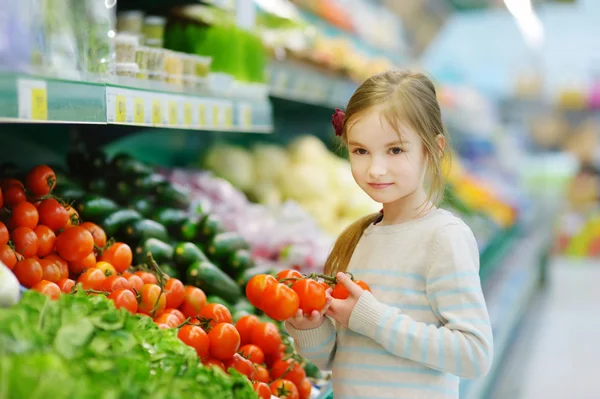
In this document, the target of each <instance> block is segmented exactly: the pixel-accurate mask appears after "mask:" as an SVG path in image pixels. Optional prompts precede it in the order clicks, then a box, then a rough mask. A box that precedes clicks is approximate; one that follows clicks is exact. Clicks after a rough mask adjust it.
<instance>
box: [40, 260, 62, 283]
mask: <svg viewBox="0 0 600 399" xmlns="http://www.w3.org/2000/svg"><path fill="white" fill-rule="evenodd" d="M38 262H39V263H40V265H41V266H42V271H43V273H44V275H43V277H42V278H43V279H44V280H46V281H50V282H52V283H57V282H59V281H60V280H61V279H62V273H61V270H60V266H59V265H58V263H56V262H54V261H53V260H51V259H40V260H39V261H38Z"/></svg>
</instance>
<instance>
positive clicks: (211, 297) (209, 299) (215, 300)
mask: <svg viewBox="0 0 600 399" xmlns="http://www.w3.org/2000/svg"><path fill="white" fill-rule="evenodd" d="M206 303H220V304H221V305H223V306H225V307H227V309H229V310H231V309H233V306H231V304H230V303H229V302H227V301H226V300H225V299H223V298H221V297H220V296H217V295H209V296H207V297H206Z"/></svg>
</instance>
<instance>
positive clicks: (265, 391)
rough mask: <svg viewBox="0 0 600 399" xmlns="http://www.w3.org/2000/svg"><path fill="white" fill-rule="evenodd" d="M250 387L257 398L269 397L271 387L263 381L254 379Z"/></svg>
mask: <svg viewBox="0 0 600 399" xmlns="http://www.w3.org/2000/svg"><path fill="white" fill-rule="evenodd" d="M252 388H253V389H254V392H256V394H257V395H258V398H259V399H271V388H269V386H268V385H267V384H266V383H265V382H264V381H263V382H261V381H254V383H253V384H252Z"/></svg>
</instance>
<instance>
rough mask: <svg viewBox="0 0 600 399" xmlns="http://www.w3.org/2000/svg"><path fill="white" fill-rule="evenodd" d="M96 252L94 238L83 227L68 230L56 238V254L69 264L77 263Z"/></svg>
mask: <svg viewBox="0 0 600 399" xmlns="http://www.w3.org/2000/svg"><path fill="white" fill-rule="evenodd" d="M93 250H94V237H92V234H91V233H90V232H89V231H87V230H86V229H84V228H83V227H79V226H73V227H70V228H67V229H66V230H65V231H63V232H62V233H60V234H59V235H58V237H57V238H56V252H58V254H59V255H60V257H61V258H63V259H64V260H66V261H67V262H77V261H80V260H82V259H83V258H85V257H86V256H88V255H89V254H90V253H92V251H93Z"/></svg>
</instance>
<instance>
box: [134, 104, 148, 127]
mask: <svg viewBox="0 0 600 399" xmlns="http://www.w3.org/2000/svg"><path fill="white" fill-rule="evenodd" d="M144 105H145V104H144V99H143V98H134V99H133V122H134V123H140V124H142V123H145V122H146V119H145V118H144Z"/></svg>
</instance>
